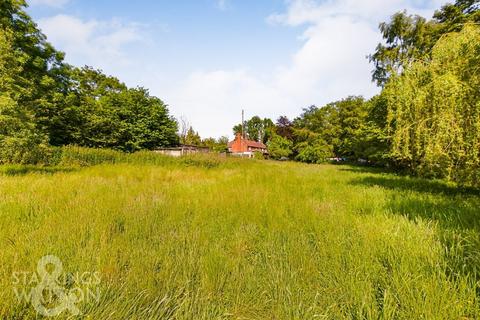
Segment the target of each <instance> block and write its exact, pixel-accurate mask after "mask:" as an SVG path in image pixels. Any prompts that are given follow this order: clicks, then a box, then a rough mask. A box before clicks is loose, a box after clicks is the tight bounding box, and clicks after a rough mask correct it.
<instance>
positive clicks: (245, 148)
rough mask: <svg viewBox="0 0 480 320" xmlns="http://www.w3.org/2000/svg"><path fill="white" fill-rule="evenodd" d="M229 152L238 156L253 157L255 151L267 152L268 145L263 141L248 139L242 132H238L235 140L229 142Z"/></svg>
mask: <svg viewBox="0 0 480 320" xmlns="http://www.w3.org/2000/svg"><path fill="white" fill-rule="evenodd" d="M228 152H230V153H232V154H233V155H236V156H244V157H249V158H250V157H253V154H254V153H255V152H260V153H262V154H267V153H268V151H267V146H266V145H264V144H263V143H261V142H257V141H253V140H248V139H245V138H244V137H242V134H241V133H237V135H236V136H235V140H233V141H231V142H230V143H229V144H228Z"/></svg>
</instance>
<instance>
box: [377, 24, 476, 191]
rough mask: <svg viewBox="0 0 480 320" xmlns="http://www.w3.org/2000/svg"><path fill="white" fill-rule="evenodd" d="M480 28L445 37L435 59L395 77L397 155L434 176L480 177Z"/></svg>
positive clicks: (392, 129)
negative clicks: (479, 89)
mask: <svg viewBox="0 0 480 320" xmlns="http://www.w3.org/2000/svg"><path fill="white" fill-rule="evenodd" d="M479 65H480V28H479V27H478V26H474V25H467V26H465V28H464V29H463V30H462V31H461V32H454V33H450V34H448V35H446V36H444V37H442V38H441V39H440V40H439V41H438V42H437V44H436V45H435V47H434V48H433V51H432V59H431V60H426V61H418V62H415V63H413V64H412V65H411V66H410V67H409V68H407V69H406V70H405V71H404V73H403V74H402V75H398V76H395V77H393V78H392V79H391V81H389V83H388V84H387V86H386V87H385V90H384V95H385V97H386V99H387V103H388V114H387V124H388V126H387V129H388V133H389V135H390V136H391V143H392V147H391V157H392V159H393V160H394V161H395V162H396V163H397V164H398V165H400V166H403V167H407V168H409V169H410V170H411V171H412V172H413V173H415V174H419V175H423V176H428V177H439V178H441V177H446V178H449V179H451V180H454V181H458V182H460V183H463V184H470V185H479V182H478V181H480V176H479V172H480V170H479V169H480V102H479V101H480V92H479V91H478V88H479V87H480V72H479V69H478V66H479Z"/></svg>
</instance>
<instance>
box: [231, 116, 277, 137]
mask: <svg viewBox="0 0 480 320" xmlns="http://www.w3.org/2000/svg"><path fill="white" fill-rule="evenodd" d="M273 127H274V125H273V121H272V120H270V119H268V118H265V119H261V118H260V117H259V116H253V117H252V118H251V119H249V120H247V121H245V123H244V126H243V128H242V124H241V123H240V124H237V125H235V126H234V127H233V134H234V135H237V134H239V133H242V129H243V130H245V132H244V133H245V135H246V137H247V138H248V139H250V140H254V141H258V142H267V141H268V138H269V136H270V135H271V134H272V133H273V129H272V128H273Z"/></svg>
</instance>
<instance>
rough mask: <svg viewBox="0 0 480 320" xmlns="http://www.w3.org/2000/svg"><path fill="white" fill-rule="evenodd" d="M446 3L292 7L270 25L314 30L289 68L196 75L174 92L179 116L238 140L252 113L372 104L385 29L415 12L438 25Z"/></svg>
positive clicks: (398, 0)
mask: <svg viewBox="0 0 480 320" xmlns="http://www.w3.org/2000/svg"><path fill="white" fill-rule="evenodd" d="M443 2H444V1H443V0H442V1H439V0H426V1H419V0H407V1H406V0H389V1H385V0H363V1H359V0H325V1H321V2H320V1H314V0H288V1H287V11H286V12H284V13H280V14H278V13H277V14H272V15H271V16H270V17H268V18H267V21H268V22H269V23H273V24H279V25H285V26H299V25H306V27H307V28H306V30H305V31H304V32H303V34H302V35H301V37H300V40H302V41H303V45H302V47H301V48H300V49H299V50H298V51H297V52H296V53H295V54H294V56H292V58H291V62H290V63H289V64H288V65H286V66H279V67H278V68H277V69H276V70H273V71H272V72H271V73H270V74H267V75H259V74H257V73H255V72H253V71H251V70H245V69H242V70H215V71H203V72H195V73H193V74H191V75H190V77H188V79H187V80H186V81H185V82H184V83H183V84H182V85H180V86H178V87H177V88H175V89H173V90H171V91H170V92H167V95H166V96H167V101H168V102H169V103H170V104H171V105H172V106H173V109H172V110H173V111H175V112H176V113H177V114H178V115H187V117H188V118H189V120H190V122H191V123H192V125H194V127H195V128H196V129H197V130H199V131H200V133H201V134H202V135H204V136H209V135H212V136H220V135H224V134H231V127H233V125H234V124H236V123H238V122H240V121H239V117H240V116H239V114H240V110H241V109H242V108H245V109H246V111H247V113H248V114H249V115H250V116H253V115H255V114H258V115H259V116H262V117H265V116H268V117H272V118H276V117H278V116H279V115H283V114H286V115H288V116H290V117H294V116H296V115H298V114H299V113H300V112H301V109H302V108H303V107H307V106H309V105H311V104H316V105H323V104H325V103H328V102H331V101H335V100H337V99H342V98H344V97H347V96H348V95H364V96H366V97H370V96H372V95H374V94H376V93H377V92H378V88H377V87H375V85H374V84H373V83H372V82H371V70H372V65H370V64H369V62H368V60H367V58H366V56H367V55H368V54H369V53H371V52H372V51H373V50H374V49H375V46H376V44H377V43H378V42H379V41H380V40H381V36H380V34H379V32H378V23H379V22H381V21H386V20H388V19H389V16H390V15H392V14H393V13H395V12H397V11H399V10H403V9H407V10H408V11H409V12H411V13H418V14H421V15H423V16H427V17H430V16H431V14H432V13H433V9H437V8H439V7H440V6H441V4H443Z"/></svg>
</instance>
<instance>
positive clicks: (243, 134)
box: [242, 109, 245, 139]
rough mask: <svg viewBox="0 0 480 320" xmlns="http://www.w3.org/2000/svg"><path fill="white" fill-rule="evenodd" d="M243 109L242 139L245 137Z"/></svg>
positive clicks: (243, 113) (243, 114) (243, 112)
mask: <svg viewBox="0 0 480 320" xmlns="http://www.w3.org/2000/svg"><path fill="white" fill-rule="evenodd" d="M244 117H245V111H244V110H243V109H242V139H245V119H244Z"/></svg>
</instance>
